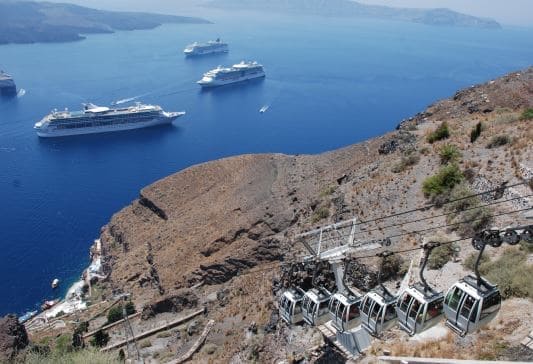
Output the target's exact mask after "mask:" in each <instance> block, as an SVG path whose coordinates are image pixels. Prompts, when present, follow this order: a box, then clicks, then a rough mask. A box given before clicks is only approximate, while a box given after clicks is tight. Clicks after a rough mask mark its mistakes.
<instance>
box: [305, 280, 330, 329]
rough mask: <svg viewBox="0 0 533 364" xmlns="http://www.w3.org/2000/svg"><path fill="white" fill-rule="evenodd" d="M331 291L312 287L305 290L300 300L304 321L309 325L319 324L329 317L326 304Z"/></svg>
mask: <svg viewBox="0 0 533 364" xmlns="http://www.w3.org/2000/svg"><path fill="white" fill-rule="evenodd" d="M330 298H331V293H330V292H329V291H328V290H327V289H325V288H313V289H311V290H309V291H307V292H306V293H305V295H304V298H303V301H302V311H303V317H304V320H305V322H307V323H308V324H309V325H314V326H316V325H321V324H323V323H324V322H326V321H327V320H328V318H329V315H328V304H329V300H330Z"/></svg>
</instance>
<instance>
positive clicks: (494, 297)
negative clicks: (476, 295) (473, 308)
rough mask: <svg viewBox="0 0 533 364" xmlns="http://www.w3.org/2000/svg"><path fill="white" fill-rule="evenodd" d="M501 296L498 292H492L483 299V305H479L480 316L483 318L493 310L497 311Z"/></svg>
mask: <svg viewBox="0 0 533 364" xmlns="http://www.w3.org/2000/svg"><path fill="white" fill-rule="evenodd" d="M500 304H501V296H500V292H494V293H493V294H491V295H490V296H488V297H487V298H485V299H484V300H483V305H482V306H481V317H480V318H485V317H487V316H489V315H491V314H493V313H494V312H497V311H498V310H499V309H500Z"/></svg>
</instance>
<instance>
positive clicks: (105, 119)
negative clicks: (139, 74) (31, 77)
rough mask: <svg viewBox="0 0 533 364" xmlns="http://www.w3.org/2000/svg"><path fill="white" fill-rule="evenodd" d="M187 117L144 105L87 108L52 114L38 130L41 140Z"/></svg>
mask: <svg viewBox="0 0 533 364" xmlns="http://www.w3.org/2000/svg"><path fill="white" fill-rule="evenodd" d="M183 115H185V112H166V111H163V109H161V107H160V106H157V105H144V104H141V103H136V104H135V106H130V107H126V108H117V109H111V108H108V107H102V106H96V105H94V104H84V107H83V110H82V111H72V112H71V111H68V109H65V110H64V111H57V110H54V111H52V113H50V114H48V115H46V116H45V117H44V118H43V119H42V120H41V121H39V122H37V123H36V124H35V126H34V129H35V130H36V131H37V135H38V136H40V137H59V136H67V135H80V134H93V133H105V132H111V131H121V130H130V129H139V128H146V127H149V126H154V125H161V124H169V123H171V122H173V121H174V120H176V118H178V117H180V116H183Z"/></svg>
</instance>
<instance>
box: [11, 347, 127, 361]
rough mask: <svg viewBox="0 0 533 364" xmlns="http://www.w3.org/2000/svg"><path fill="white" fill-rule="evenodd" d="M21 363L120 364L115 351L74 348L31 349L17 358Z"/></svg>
mask: <svg viewBox="0 0 533 364" xmlns="http://www.w3.org/2000/svg"><path fill="white" fill-rule="evenodd" d="M16 362H17V363H23V364H120V363H122V362H121V361H120V360H118V358H117V355H116V354H115V353H103V352H100V351H98V350H95V349H84V350H76V351H72V352H68V353H58V352H55V351H52V352H50V353H42V352H38V351H32V352H28V353H25V355H24V356H21V357H20V358H17V361H16Z"/></svg>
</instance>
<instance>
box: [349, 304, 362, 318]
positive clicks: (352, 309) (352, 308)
mask: <svg viewBox="0 0 533 364" xmlns="http://www.w3.org/2000/svg"><path fill="white" fill-rule="evenodd" d="M357 316H359V307H357V305H356V304H353V305H351V306H350V311H349V313H348V320H351V319H353V318H356V317H357Z"/></svg>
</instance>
